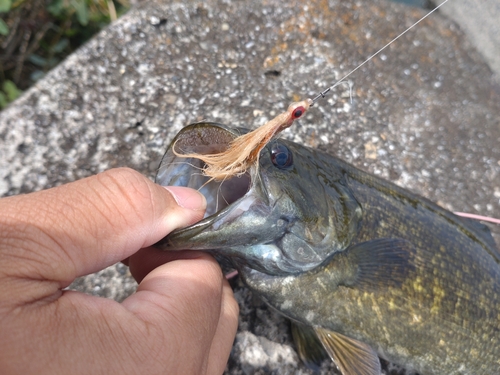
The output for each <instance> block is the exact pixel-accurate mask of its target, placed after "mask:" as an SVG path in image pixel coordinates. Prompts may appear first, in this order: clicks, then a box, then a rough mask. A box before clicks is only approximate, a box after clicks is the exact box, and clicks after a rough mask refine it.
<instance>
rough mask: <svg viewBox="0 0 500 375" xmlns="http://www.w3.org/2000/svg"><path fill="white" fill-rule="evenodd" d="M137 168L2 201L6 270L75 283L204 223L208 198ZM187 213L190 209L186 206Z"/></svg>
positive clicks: (0, 247) (1, 266)
mask: <svg viewBox="0 0 500 375" xmlns="http://www.w3.org/2000/svg"><path fill="white" fill-rule="evenodd" d="M170 189H171V191H172V192H174V193H175V194H176V196H177V200H178V201H179V202H181V204H182V205H183V206H185V207H181V206H180V205H179V204H178V203H177V201H176V199H175V198H174V196H173V195H172V193H171V192H169V191H168V190H166V189H165V188H163V187H161V186H159V185H157V184H155V183H153V182H152V181H150V180H148V179H147V178H146V177H144V176H142V175H141V174H139V173H138V172H135V171H133V170H131V169H126V168H121V169H114V170H109V171H106V172H104V173H101V174H99V175H96V176H92V177H89V178H85V179H83V180H80V181H76V182H73V183H69V184H66V185H63V186H59V187H56V188H52V189H48V190H45V191H41V192H37V193H32V194H28V195H24V196H15V197H9V198H4V199H0V213H1V216H0V252H1V253H0V255H1V256H2V258H3V260H2V262H0V270H1V271H2V272H3V273H6V274H8V275H11V276H16V275H17V276H21V277H23V276H24V277H29V278H31V279H32V278H40V279H45V280H54V281H59V282H61V283H63V284H69V283H70V282H71V281H72V280H73V279H74V278H76V277H78V276H81V275H85V274H89V273H92V272H95V271H97V270H100V269H102V268H104V267H107V266H109V265H111V264H114V263H116V262H118V261H120V260H121V259H124V258H126V257H128V256H130V255H132V254H133V253H135V252H136V251H137V250H139V249H141V248H143V247H146V246H150V245H152V244H154V243H155V242H157V241H158V240H160V239H161V238H162V237H164V236H165V235H167V234H168V233H169V232H170V231H172V230H174V229H176V228H179V227H182V226H186V225H189V224H191V223H194V222H196V221H198V220H200V219H201V218H202V217H203V213H204V209H205V199H204V197H203V196H202V195H201V194H200V193H198V192H196V191H195V190H192V189H187V188H181V187H174V188H170ZM186 207H187V208H186Z"/></svg>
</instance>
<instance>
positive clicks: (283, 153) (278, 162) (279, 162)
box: [271, 143, 293, 169]
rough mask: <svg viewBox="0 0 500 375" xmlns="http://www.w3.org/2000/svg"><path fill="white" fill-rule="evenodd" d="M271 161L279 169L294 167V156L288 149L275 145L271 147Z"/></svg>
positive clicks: (281, 145)
mask: <svg viewBox="0 0 500 375" xmlns="http://www.w3.org/2000/svg"><path fill="white" fill-rule="evenodd" d="M271 161H272V162H273V164H274V165H275V166H276V167H278V168H279V169H287V168H289V167H291V166H292V165H293V155H292V153H291V151H290V150H289V149H288V147H286V146H285V145H283V144H280V143H275V144H274V145H273V146H272V147H271Z"/></svg>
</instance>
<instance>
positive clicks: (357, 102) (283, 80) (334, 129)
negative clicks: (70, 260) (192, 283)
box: [0, 0, 500, 374]
mask: <svg viewBox="0 0 500 375" xmlns="http://www.w3.org/2000/svg"><path fill="white" fill-rule="evenodd" d="M423 13H424V11H423V10H420V9H415V8H410V7H405V6H403V5H398V4H394V3H386V2H384V1H382V0H379V1H345V0H338V1H335V0H332V1H330V2H327V1H319V0H318V1H310V2H307V3H303V2H296V3H295V2H286V3H283V2H280V1H278V0H270V1H264V2H262V3H261V2H246V1H232V2H229V1H223V0H209V1H207V2H205V3H202V2H197V1H183V2H182V3H180V2H179V3H177V2H167V1H164V2H162V1H159V0H158V1H156V2H149V3H143V4H142V5H140V6H139V7H138V8H136V9H134V10H132V11H131V12H130V13H129V14H127V15H126V16H124V17H123V18H121V19H120V20H119V21H118V22H117V23H115V24H114V25H113V26H111V27H110V28H108V29H107V30H105V31H103V32H102V33H101V34H100V35H99V36H98V37H97V38H95V39H94V40H93V41H91V42H90V43H89V44H87V45H86V46H84V47H83V48H82V49H80V50H79V51H78V52H77V53H75V54H74V55H72V56H70V57H69V58H68V59H67V60H66V61H65V62H64V63H63V64H62V65H60V66H59V67H57V68H56V69H55V70H54V71H53V72H51V73H50V74H48V75H47V77H46V78H45V79H44V80H42V81H41V82H39V83H38V84H37V85H36V86H35V87H34V88H32V89H31V90H29V91H28V92H27V93H26V94H25V95H23V96H22V97H21V98H20V99H19V100H18V101H17V102H15V103H14V104H13V105H11V106H10V107H9V108H8V109H7V110H5V111H4V112H2V113H1V114H0V139H1V142H0V194H1V195H12V194H18V193H26V192H30V191H34V190H39V189H44V188H48V187H51V186H55V185H58V184H62V183H65V182H68V181H73V180H76V179H79V178H82V177H84V176H88V175H91V174H93V173H96V172H99V171H103V170H105V169H108V168H112V167H117V166H129V167H132V168H135V169H137V170H138V171H140V172H142V173H144V174H145V175H148V176H150V177H153V175H154V170H155V168H156V166H157V163H158V162H159V160H160V158H161V155H162V153H163V152H164V150H165V147H166V145H167V144H168V142H169V141H170V140H171V139H172V137H173V135H174V134H175V133H176V132H177V131H178V130H180V129H181V128H182V127H183V126H184V125H186V124H188V123H190V122H194V121H198V120H202V119H207V120H211V121H219V122H222V123H226V124H230V125H235V126H247V127H255V126H257V125H260V124H262V123H264V122H265V121H266V120H268V119H270V118H271V117H272V116H274V115H275V114H277V113H278V112H280V111H282V110H283V109H284V108H286V107H287V106H288V104H289V102H291V101H293V100H297V99H300V98H304V97H308V96H312V95H314V94H315V93H317V92H318V91H319V90H320V89H324V88H325V87H327V86H329V85H330V84H332V83H333V82H334V81H335V80H336V79H337V78H339V77H341V76H342V75H344V74H346V73H347V72H348V71H349V70H350V69H352V68H354V67H355V66H356V65H357V64H359V63H360V62H362V61H363V60H364V59H365V57H367V56H369V55H371V54H372V53H373V52H374V51H375V50H376V49H377V48H378V47H380V46H382V45H384V44H385V43H386V42H387V41H388V40H389V39H390V38H392V37H393V36H395V35H396V34H397V33H399V32H401V31H402V30H404V29H405V28H406V27H408V26H410V25H411V24H412V23H413V22H414V21H415V20H417V19H418V18H419V17H420V16H422V15H423ZM491 77H492V73H491V71H490V69H489V68H488V66H487V65H486V63H485V62H484V61H483V58H482V57H481V56H480V55H479V54H478V53H477V52H476V51H475V49H474V46H473V45H472V44H471V42H470V41H469V40H468V39H467V38H465V37H464V35H463V34H462V33H461V32H460V30H459V28H458V27H457V26H456V25H455V24H453V23H452V22H450V21H448V20H447V19H445V18H443V17H441V16H439V15H436V16H435V17H432V18H430V19H429V20H426V21H425V22H423V23H422V24H421V25H420V26H419V27H418V28H416V29H415V30H414V31H412V32H411V33H408V34H407V35H406V36H405V37H403V38H401V39H400V40H399V41H398V43H396V44H394V45H392V46H391V47H390V48H388V49H387V50H386V51H384V53H382V54H381V55H380V56H379V57H377V58H376V59H374V60H373V62H371V63H370V64H367V65H366V66H364V67H363V68H362V69H360V70H359V71H358V72H357V73H356V74H354V75H353V76H352V77H351V81H352V83H353V84H354V89H353V101H352V103H351V102H350V99H349V90H348V89H347V87H344V86H341V87H340V88H339V89H338V90H335V91H334V92H333V93H332V94H331V95H329V96H328V98H327V99H325V100H323V101H321V102H320V103H319V104H318V105H317V106H315V107H314V108H312V109H311V110H310V111H309V112H308V113H307V114H306V116H305V117H304V118H303V119H301V120H300V121H299V122H298V123H297V124H295V125H294V126H293V128H292V129H289V130H287V131H286V132H285V134H284V136H285V137H287V138H290V139H293V140H295V141H297V142H301V143H304V144H306V145H310V146H313V147H318V148H320V149H323V150H327V151H329V152H331V153H332V154H335V155H339V156H340V157H342V158H344V159H345V160H347V161H350V162H352V163H354V164H355V165H357V166H359V167H361V168H363V169H365V170H368V171H370V172H373V173H375V174H378V175H381V176H383V177H385V178H387V179H390V180H392V181H395V182H397V183H398V184H400V185H402V186H404V187H406V188H409V189H411V190H413V191H416V192H418V193H421V194H423V195H424V196H426V197H429V198H431V199H433V200H435V201H437V202H439V203H440V204H441V205H443V206H444V207H446V208H449V209H452V210H460V211H469V212H474V213H478V212H479V213H483V214H488V215H495V216H497V217H500V125H499V120H498V114H499V113H500V94H499V92H500V90H499V87H498V86H494V85H492V84H491V83H490V82H491ZM495 231H496V232H497V233H498V232H500V230H498V229H495ZM497 238H498V237H497ZM233 283H234V286H235V293H236V297H237V298H238V300H239V302H240V305H241V319H240V331H239V333H238V336H237V338H236V342H235V346H234V351H233V354H232V356H231V358H230V361H229V364H228V370H227V374H309V373H310V372H309V371H308V370H306V369H305V368H304V367H303V366H302V365H301V364H300V363H299V360H298V358H297V356H296V354H295V352H294V350H293V344H291V341H290V333H289V330H288V323H287V322H286V321H285V320H284V319H282V318H281V317H279V316H278V315H277V314H276V313H274V312H272V311H270V310H269V309H268V308H267V307H266V306H265V305H264V304H263V303H262V302H261V301H260V300H258V299H257V298H256V297H255V296H253V295H252V294H251V293H250V292H249V291H248V290H247V289H245V288H244V287H243V286H242V285H241V284H240V282H239V280H235V281H234V282H233ZM74 287H75V288H76V289H78V290H82V291H85V292H87V293H92V294H96V295H103V296H106V297H109V298H115V299H117V300H121V299H123V298H124V297H125V296H126V295H128V294H129V293H132V292H133V290H134V288H135V284H134V283H133V281H131V279H130V277H129V275H128V271H127V269H126V268H125V267H123V266H117V267H112V268H109V269H107V270H105V271H103V272H101V273H99V274H97V275H91V276H88V277H86V278H83V279H80V280H78V281H77V282H76V283H75V284H74ZM429 350H432V348H429ZM332 368H333V367H332V366H331V365H330V367H329V369H328V368H326V369H324V370H323V373H328V371H331V369H332Z"/></svg>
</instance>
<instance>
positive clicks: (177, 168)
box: [155, 123, 261, 237]
mask: <svg viewBox="0 0 500 375" xmlns="http://www.w3.org/2000/svg"><path fill="white" fill-rule="evenodd" d="M244 132H246V130H243V129H229V128H227V127H225V126H224V125H221V124H217V123H196V124H192V125H189V126H187V127H186V128H184V129H182V130H181V132H179V134H178V135H177V136H176V137H175V138H174V140H173V141H172V143H171V144H170V147H169V148H168V150H167V152H166V153H165V155H164V156H163V159H162V161H161V164H160V167H159V169H158V173H157V175H156V178H155V182H156V183H158V184H160V185H162V186H185V187H190V188H192V189H196V190H198V191H199V192H200V193H202V194H203V195H204V196H205V198H206V200H207V208H206V212H205V216H204V218H203V220H201V221H200V222H198V223H196V224H194V225H192V226H190V227H187V228H184V229H181V230H177V231H176V232H181V231H186V229H188V230H190V229H194V228H200V229H202V228H203V229H204V228H207V227H208V226H210V225H212V226H213V228H214V229H218V227H220V226H221V225H222V224H226V223H228V222H229V221H231V220H234V219H235V218H237V217H238V216H239V215H241V214H242V213H243V212H245V211H246V210H248V208H249V207H250V206H251V205H253V204H255V203H256V201H258V200H261V197H260V196H259V197H257V195H256V194H255V191H254V190H255V189H253V187H254V184H253V183H252V181H253V180H254V178H253V176H255V175H256V174H257V171H256V168H254V167H251V168H250V169H249V171H247V172H246V173H245V174H243V175H240V176H235V177H232V178H229V179H225V180H222V181H216V180H213V179H210V178H209V177H207V176H205V175H204V174H203V168H204V167H205V164H204V162H203V161H201V160H199V159H196V158H184V157H182V156H179V155H176V154H175V153H174V152H173V149H174V147H175V151H176V152H177V153H178V154H179V153H180V154H183V153H198V154H214V153H218V152H222V151H224V150H225V149H226V148H227V147H228V145H229V143H230V142H231V141H232V140H233V139H234V138H236V137H238V136H239V135H241V134H242V133H244ZM236 202H237V203H236ZM176 232H174V233H176ZM170 237H172V236H170Z"/></svg>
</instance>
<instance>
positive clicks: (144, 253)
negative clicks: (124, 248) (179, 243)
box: [127, 246, 200, 283]
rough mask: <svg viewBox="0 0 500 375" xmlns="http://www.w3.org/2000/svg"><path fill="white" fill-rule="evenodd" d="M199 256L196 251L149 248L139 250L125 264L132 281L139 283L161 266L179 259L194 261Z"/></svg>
mask: <svg viewBox="0 0 500 375" xmlns="http://www.w3.org/2000/svg"><path fill="white" fill-rule="evenodd" d="M199 256H200V254H199V253H198V252H197V251H193V250H186V251H163V250H159V249H158V248H156V247H154V246H151V247H146V248H144V249H141V250H139V251H138V252H136V253H135V254H133V255H131V256H130V257H129V258H128V261H127V264H128V266H129V269H130V273H131V274H132V276H133V277H134V279H135V280H136V281H137V282H138V283H140V282H141V281H142V279H144V277H146V275H147V274H148V273H150V272H151V271H152V270H154V269H155V268H157V267H158V266H161V265H162V264H165V263H168V262H172V261H174V260H179V259H194V258H198V257H199Z"/></svg>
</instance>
